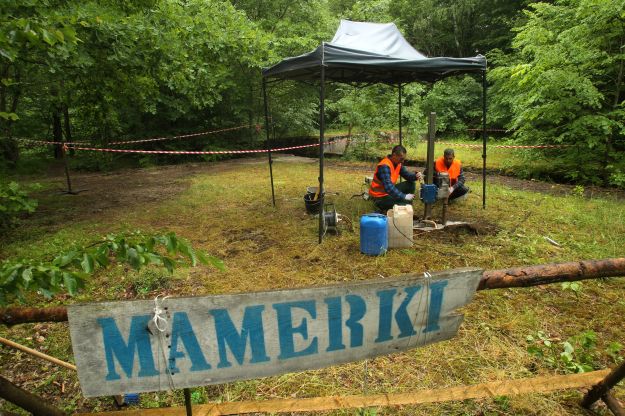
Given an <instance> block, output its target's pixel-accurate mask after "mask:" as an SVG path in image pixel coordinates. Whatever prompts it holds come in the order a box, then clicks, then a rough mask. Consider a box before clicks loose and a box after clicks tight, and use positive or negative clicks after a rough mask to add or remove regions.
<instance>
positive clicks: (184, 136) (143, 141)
mask: <svg viewBox="0 0 625 416" xmlns="http://www.w3.org/2000/svg"><path fill="white" fill-rule="evenodd" d="M249 127H255V129H256V131H257V132H259V131H260V130H261V129H262V126H261V125H260V124H245V125H243V126H237V127H229V128H227V129H219V130H211V131H203V132H200V133H190V134H181V135H179V136H171V137H155V138H152V139H141V140H126V141H120V142H110V143H107V144H109V145H120V144H131V143H147V142H158V141H163V140H174V139H188V138H190V137H198V136H208V135H209V134H217V133H223V132H225V131H233V130H241V129H245V128H249Z"/></svg>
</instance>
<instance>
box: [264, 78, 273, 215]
mask: <svg viewBox="0 0 625 416" xmlns="http://www.w3.org/2000/svg"><path fill="white" fill-rule="evenodd" d="M263 99H264V100H265V134H266V137H267V138H266V140H265V146H266V148H267V156H268V158H269V177H270V178H271V202H272V203H273V206H274V208H275V207H276V194H275V191H274V189H273V160H271V149H270V148H269V105H268V104H267V82H266V80H265V78H263Z"/></svg>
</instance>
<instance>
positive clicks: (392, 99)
mask: <svg viewBox="0 0 625 416" xmlns="http://www.w3.org/2000/svg"><path fill="white" fill-rule="evenodd" d="M624 10H625V2H624V1H622V0H559V1H551V2H533V1H528V0H523V1H504V0H460V1H447V0H374V1H360V0H358V1H354V0H339V1H327V0H254V1H251V0H232V1H222V0H184V1H183V0H141V1H133V2H125V1H117V0H100V1H81V2H76V1H63V0H5V1H3V2H2V5H0V21H2V25H1V26H0V79H1V81H0V169H2V171H4V172H5V173H12V172H21V173H28V172H31V171H35V170H37V169H41V168H42V167H41V164H42V160H45V159H46V158H47V159H48V160H49V159H50V155H51V154H52V152H53V151H54V152H56V153H55V156H56V157H57V158H58V157H60V156H61V155H60V147H56V148H54V150H53V149H52V148H50V147H48V148H45V147H43V148H34V149H33V148H31V149H24V148H21V149H20V147H19V146H18V142H17V141H16V140H14V139H13V138H15V137H20V138H33V139H41V140H51V141H58V142H60V141H63V140H64V141H68V142H72V141H80V142H90V143H92V144H94V145H98V146H105V145H106V144H107V143H108V142H111V141H116V140H124V139H136V138H144V137H153V136H157V135H158V136H163V135H175V134H184V133H190V132H198V131H209V130H213V129H222V128H228V127H235V126H240V125H247V124H249V125H253V124H257V123H258V124H264V119H263V102H262V91H261V88H260V87H261V69H262V68H263V67H267V66H270V65H273V64H275V63H277V62H279V61H280V60H281V59H283V58H285V57H289V56H295V55H299V54H302V53H306V52H308V51H310V50H312V49H314V48H315V47H317V46H318V45H319V44H320V43H321V42H322V41H329V40H330V39H331V38H332V36H333V33H334V31H335V30H336V28H337V27H338V23H339V20H340V19H350V20H355V21H370V22H394V23H395V24H397V26H398V27H399V29H400V31H401V32H402V33H403V34H404V36H405V37H406V39H407V40H408V42H409V43H411V44H412V45H413V46H414V47H415V48H416V49H417V50H419V51H420V52H422V53H424V54H425V55H427V56H430V57H434V56H451V57H466V56H474V55H476V54H478V53H479V54H483V55H485V56H486V57H487V59H488V63H489V64H488V86H489V94H488V109H489V113H488V114H489V116H488V128H491V129H505V130H507V131H508V134H507V135H506V137H505V139H506V140H507V141H508V142H513V143H515V144H564V145H569V146H568V147H564V148H559V149H558V150H556V151H552V152H546V153H543V157H544V158H545V159H547V160H548V161H549V163H548V166H549V169H548V170H547V171H546V172H541V175H543V177H548V178H550V179H553V180H558V181H565V182H575V183H577V184H600V185H603V186H616V187H621V188H623V187H625V162H623V160H622V159H623V157H622V156H623V152H624V151H625V108H624V107H623V102H624V101H623V97H624V92H623V69H624V62H625V59H624V58H625V48H624V45H625V11H624ZM327 95H328V104H327V122H328V126H329V128H330V129H332V130H334V131H350V132H352V131H364V132H371V131H374V130H376V129H397V124H398V123H397V120H398V106H397V95H396V90H394V89H393V87H391V86H386V85H374V86H369V87H367V88H356V87H352V86H347V85H342V84H335V85H333V86H331V88H330V91H329V92H328V94H327ZM403 104H404V111H403V115H402V117H403V119H402V124H403V126H404V129H405V130H404V131H407V140H417V139H419V138H420V137H421V134H422V133H423V131H424V130H425V127H426V119H425V115H426V114H427V113H429V112H431V111H435V112H436V113H437V128H438V134H439V136H447V137H454V138H459V139H461V138H465V139H471V138H472V135H469V134H468V133H467V129H470V128H480V127H481V80H480V79H479V77H475V76H464V77H451V78H448V79H446V80H443V81H441V82H438V83H436V84H433V85H428V84H411V85H408V86H406V87H405V88H404V101H403ZM270 105H271V112H272V116H273V118H272V120H273V122H274V128H275V131H276V134H277V135H278V136H281V137H285V136H298V135H300V136H301V135H310V134H313V135H314V134H315V132H316V131H317V129H318V106H319V95H318V89H317V87H316V86H314V85H306V84H302V83H292V82H283V83H278V84H275V85H273V86H272V87H271V88H270ZM263 136H264V135H259V134H255V132H254V131H253V129H249V130H248V131H246V132H245V134H241V131H234V132H233V133H231V134H222V135H220V136H215V137H212V138H211V137H208V138H206V139H205V140H201V141H192V142H176V141H169V142H156V143H152V144H148V145H147V146H143V147H142V148H144V149H169V150H172V149H184V150H225V149H242V148H250V147H251V148H258V147H262V145H263V144H262V140H263V139H264V137H263ZM495 139H501V137H499V138H495ZM44 156H45V157H44ZM198 157H200V156H198ZM203 157H204V158H208V157H209V156H203ZM210 157H213V158H214V157H215V156H210ZM531 157H536V154H532V156H531ZM170 161H172V159H168V156H166V155H148V156H141V157H135V156H130V157H129V156H127V155H115V154H110V153H89V155H88V157H80V158H75V159H73V160H72V161H71V164H72V168H75V169H87V170H101V169H110V168H113V167H116V166H126V165H128V163H130V164H134V165H142V166H146V165H152V164H160V163H167V162H170ZM513 173H514V172H513ZM524 175H525V176H526V177H527V176H528V173H527V172H524ZM529 176H531V173H530V174H529ZM534 176H536V175H534Z"/></svg>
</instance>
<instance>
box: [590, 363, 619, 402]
mask: <svg viewBox="0 0 625 416" xmlns="http://www.w3.org/2000/svg"><path fill="white" fill-rule="evenodd" d="M623 378H625V361H624V362H622V363H621V365H619V366H618V367H616V368H615V369H613V370H612V371H611V372H610V374H608V376H607V377H606V378H605V379H603V380H601V381H600V382H599V383H597V384H596V385H594V386H593V387H592V388H591V389H590V391H588V393H586V395H585V396H584V399H583V400H582V406H583V407H585V408H587V409H589V408H590V406H592V405H593V403H594V402H596V401H597V400H599V399H600V398H601V397H602V396H603V395H604V394H606V393H608V392H609V391H610V389H611V388H612V387H614V386H615V385H616V384H617V383H618V382H619V381H621V380H623Z"/></svg>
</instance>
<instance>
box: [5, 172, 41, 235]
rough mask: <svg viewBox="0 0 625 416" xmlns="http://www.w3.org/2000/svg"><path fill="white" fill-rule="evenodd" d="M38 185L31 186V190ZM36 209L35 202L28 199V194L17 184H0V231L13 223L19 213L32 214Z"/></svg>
mask: <svg viewBox="0 0 625 416" xmlns="http://www.w3.org/2000/svg"><path fill="white" fill-rule="evenodd" d="M38 186H39V185H33V186H31V189H36V188H38ZM36 208H37V201H36V200H34V199H32V198H29V197H28V192H26V191H25V190H24V189H23V188H21V187H20V186H19V185H18V184H17V182H10V183H8V184H0V229H2V228H6V227H8V226H10V225H12V224H13V223H14V222H15V219H16V217H17V216H18V215H19V214H21V213H26V212H28V213H32V212H35V209H36Z"/></svg>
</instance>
